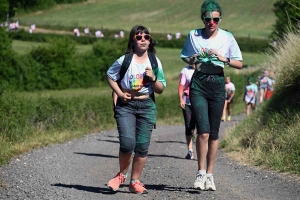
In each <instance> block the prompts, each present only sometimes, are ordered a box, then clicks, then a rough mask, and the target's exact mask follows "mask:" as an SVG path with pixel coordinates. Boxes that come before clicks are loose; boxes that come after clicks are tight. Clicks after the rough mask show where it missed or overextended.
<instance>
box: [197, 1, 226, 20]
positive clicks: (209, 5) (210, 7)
mask: <svg viewBox="0 0 300 200" xmlns="http://www.w3.org/2000/svg"><path fill="white" fill-rule="evenodd" d="M207 11H208V12H214V11H216V12H219V13H220V16H222V9H221V6H220V5H219V4H218V3H217V2H216V1H215V0H205V1H204V2H203V4H202V6H201V19H203V15H204V13H206V12H207Z"/></svg>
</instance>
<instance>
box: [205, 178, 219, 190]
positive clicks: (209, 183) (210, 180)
mask: <svg viewBox="0 0 300 200" xmlns="http://www.w3.org/2000/svg"><path fill="white" fill-rule="evenodd" d="M205 190H211V191H216V186H215V183H214V177H213V176H207V177H206V184H205Z"/></svg>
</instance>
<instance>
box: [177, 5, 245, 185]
mask: <svg viewBox="0 0 300 200" xmlns="http://www.w3.org/2000/svg"><path fill="white" fill-rule="evenodd" d="M200 17H201V20H202V23H204V26H205V27H204V28H199V29H194V30H191V31H190V32H189V34H188V36H187V38H186V41H185V44H184V47H183V49H182V51H181V58H182V60H183V61H184V62H186V63H190V57H195V58H196V61H195V64H196V70H195V72H194V75H193V77H192V80H191V86H190V100H191V105H192V111H193V113H194V115H195V118H196V122H197V124H196V128H197V134H198V136H197V140H196V150H197V157H198V169H197V173H196V179H195V181H194V187H195V188H197V189H200V190H216V186H215V184H214V178H213V168H214V165H215V159H216V156H217V151H218V138H219V127H220V123H221V117H222V112H223V108H224V102H225V87H224V85H225V80H224V66H225V65H229V66H230V67H233V68H236V69H241V68H242V65H243V64H242V55H241V51H240V49H239V46H238V44H237V42H236V40H235V38H234V37H233V35H232V34H231V33H230V32H227V31H225V30H222V29H220V28H219V27H218V26H219V24H220V22H221V21H222V10H221V7H220V5H219V4H218V3H217V2H215V1H213V0H206V1H204V3H203V4H202V7H201V16H200Z"/></svg>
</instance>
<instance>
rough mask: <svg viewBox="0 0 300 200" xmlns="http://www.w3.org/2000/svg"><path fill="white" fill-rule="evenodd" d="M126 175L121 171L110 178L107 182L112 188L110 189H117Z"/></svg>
mask: <svg viewBox="0 0 300 200" xmlns="http://www.w3.org/2000/svg"><path fill="white" fill-rule="evenodd" d="M125 179H126V177H125V176H124V174H122V172H119V173H118V174H117V175H116V176H115V177H114V178H113V179H111V180H110V181H109V182H108V183H107V186H108V187H109V188H110V189H111V190H112V191H117V190H118V189H119V187H120V185H121V184H122V183H124V181H125Z"/></svg>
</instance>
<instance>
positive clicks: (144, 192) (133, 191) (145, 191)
mask: <svg viewBox="0 0 300 200" xmlns="http://www.w3.org/2000/svg"><path fill="white" fill-rule="evenodd" d="M129 191H130V192H132V193H135V194H148V191H147V190H144V191H143V192H136V191H135V190H134V189H131V188H129Z"/></svg>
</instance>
